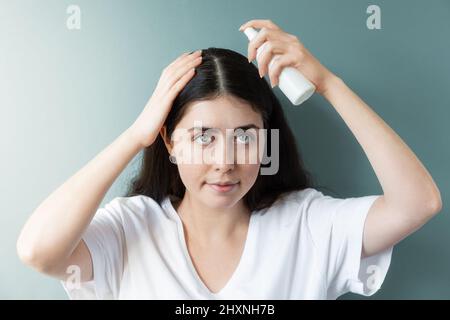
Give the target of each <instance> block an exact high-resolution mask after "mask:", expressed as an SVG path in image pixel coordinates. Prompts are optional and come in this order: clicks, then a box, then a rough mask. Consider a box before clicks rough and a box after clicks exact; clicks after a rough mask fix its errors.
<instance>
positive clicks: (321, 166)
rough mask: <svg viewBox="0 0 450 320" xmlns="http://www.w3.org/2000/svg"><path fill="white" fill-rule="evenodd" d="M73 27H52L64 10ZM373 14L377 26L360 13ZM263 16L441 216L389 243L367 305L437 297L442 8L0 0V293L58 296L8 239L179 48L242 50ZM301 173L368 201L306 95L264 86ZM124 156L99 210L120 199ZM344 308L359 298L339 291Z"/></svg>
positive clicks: (366, 168)
mask: <svg viewBox="0 0 450 320" xmlns="http://www.w3.org/2000/svg"><path fill="white" fill-rule="evenodd" d="M70 4H76V5H78V6H80V8H81V30H77V31H70V30H68V29H67V27H66V20H67V18H68V16H69V15H68V14H67V13H66V9H67V7H68V5H70ZM370 4H376V5H379V6H380V8H381V26H382V29H381V30H369V29H368V28H367V27H366V19H367V17H368V16H369V14H367V13H366V9H367V7H368V6H369V5H370ZM256 18H262V19H271V20H272V21H274V22H275V23H276V24H278V25H279V26H280V27H281V28H282V29H284V30H285V31H286V32H288V33H291V34H295V35H297V36H298V37H299V38H300V39H301V41H302V42H303V44H304V45H305V46H306V47H307V48H308V49H309V50H310V51H311V52H312V53H313V54H314V55H315V56H316V57H317V58H318V59H319V60H320V61H321V62H322V63H323V64H324V65H325V66H326V67H328V68H329V69H330V70H332V71H333V72H334V73H336V74H338V75H339V76H340V77H341V78H343V79H344V80H345V81H346V83H347V84H348V85H349V86H350V87H351V88H352V89H353V90H354V91H355V92H356V93H357V94H358V95H359V96H360V97H361V98H362V99H363V100H364V101H365V102H367V103H368V104H369V105H370V106H371V107H372V108H373V109H374V110H375V112H376V113H377V114H378V115H380V116H381V117H382V118H383V119H384V120H385V121H386V122H387V123H388V124H389V125H390V126H391V127H392V128H393V129H394V130H395V131H396V132H397V133H398V134H399V135H400V136H401V137H402V138H403V140H404V141H405V142H406V143H407V144H408V145H409V146H410V148H411V149H412V150H413V151H414V152H415V154H416V155H417V156H418V157H419V159H421V161H422V162H423V163H424V165H425V166H426V168H427V169H428V170H429V171H430V173H431V174H432V176H433V178H434V179H435V181H436V183H437V184H438V186H439V188H440V191H441V194H442V199H443V203H444V207H443V210H442V213H441V214H440V215H438V216H436V217H435V218H433V219H432V220H431V221H430V222H429V223H427V224H426V225H425V226H423V227H422V228H421V229H420V230H418V231H417V232H415V233H414V234H413V235H411V236H409V237H408V238H406V239H405V240H403V241H402V242H401V243H399V244H398V245H397V246H396V247H395V249H394V253H393V257H392V263H391V267H390V270H389V272H388V275H387V277H386V279H385V282H384V283H383V286H382V287H381V289H380V291H378V293H376V294H375V295H374V296H372V297H370V298H369V299H431V298H435V299H444V298H446V299H448V298H450V251H449V249H448V244H450V232H449V226H450V217H449V215H448V209H447V202H448V201H449V200H450V198H449V197H450V195H449V192H448V191H449V189H450V188H449V186H450V171H449V168H448V164H449V163H450V148H449V142H450V139H449V137H450V128H449V125H448V122H449V120H450V97H449V89H450V88H449V84H450V61H449V57H450V41H449V34H450V2H449V1H445V0H440V1H439V0H430V1H406V0H402V1H399V0H397V1H361V0H346V1H342V0H341V1H333V0H327V1H325V0H320V1H318V0H314V1H312V0H311V1H305V0H303V1H300V0H296V1H211V0H209V1H207V0H192V1H187V0H176V1H167V0H164V1H162V0H158V1H156V0H155V1H98V0H89V1H81V0H75V1H61V0H52V1H49V0H46V1H18V0H14V1H12V0H10V1H5V0H1V1H0V108H1V109H0V143H1V145H0V146H1V150H2V153H1V154H2V156H1V157H0V170H1V179H0V190H1V197H2V198H1V201H0V225H1V232H0V244H1V245H0V261H1V263H0V298H3V299H15V298H18V299H38V298H39V299H66V295H65V292H64V291H63V289H62V287H61V285H60V284H59V282H58V281H57V280H54V279H52V278H50V277H47V276H44V275H41V274H39V273H37V272H35V271H33V270H32V269H30V268H28V267H25V266H24V265H22V264H21V263H20V261H19V260H18V258H17V256H16V253H15V242H16V239H17V236H18V233H19V231H20V228H21V227H22V226H23V224H24V222H25V221H26V219H27V217H28V216H29V215H30V214H31V212H32V211H33V210H34V209H35V208H36V207H37V206H38V205H39V203H40V202H41V201H42V200H44V199H45V198H46V197H47V196H48V195H49V194H50V193H51V192H52V191H53V190H54V189H55V188H57V187H58V186H59V185H60V184H62V183H63V182H64V181H65V180H66V179H67V178H69V177H70V176H71V175H72V174H74V173H75V172H76V171H77V170H79V169H80V168H81V167H82V166H83V165H85V164H86V163H87V162H88V161H89V160H90V159H92V158H93V157H94V156H95V155H96V154H98V153H99V152H100V151H101V150H102V149H103V148H105V147H106V146H107V145H108V144H109V143H111V142H112V141H113V140H114V139H115V138H116V137H117V136H118V135H119V134H120V133H121V132H123V131H124V130H125V129H126V128H127V127H128V126H129V125H131V123H132V122H133V121H134V119H135V118H136V117H137V116H138V115H139V113H140V111H141V110H142V108H143V106H144V105H145V103H146V101H147V100H148V98H149V97H150V96H151V94H152V92H153V89H154V88H155V85H156V83H157V81H158V79H159V76H160V74H161V71H162V69H163V68H164V67H165V66H166V65H168V64H169V63H170V62H171V61H173V60H174V59H175V58H176V57H178V56H179V55H180V54H181V53H183V52H186V51H192V50H195V49H199V48H208V47H213V46H214V47H223V48H229V49H233V50H235V51H238V52H240V53H242V54H244V55H246V54H247V39H246V37H245V36H244V34H243V33H241V32H239V31H238V27H239V26H240V25H241V24H242V23H244V22H246V21H248V20H250V19H256ZM274 90H275V93H276V95H277V96H278V97H279V99H280V101H281V103H282V105H283V109H284V110H285V112H286V113H287V115H288V118H289V122H290V123H291V125H292V128H293V130H294V132H295V135H296V137H297V139H298V145H299V147H300V149H301V152H302V154H303V157H304V159H305V161H306V164H307V167H308V169H309V170H310V171H311V172H312V173H313V174H314V176H315V177H316V179H317V180H318V182H319V183H320V184H321V185H324V186H327V187H328V188H330V190H333V191H334V194H333V195H334V196H339V197H352V196H364V195H370V194H381V192H382V191H381V187H380V185H379V183H378V180H377V178H376V176H375V174H374V172H373V170H372V168H371V166H370V163H369V162H368V160H367V158H366V156H365V154H364V152H363V150H362V149H361V147H360V146H359V144H358V143H357V141H356V139H355V138H354V136H353V135H352V133H351V132H350V131H349V129H348V128H347V126H346V125H345V123H344V122H343V121H342V119H341V118H340V116H339V115H338V114H337V112H336V111H335V110H334V109H333V107H332V106H331V105H330V104H329V103H327V101H326V100H325V99H324V98H323V97H321V96H320V95H317V94H315V95H314V96H313V97H312V98H311V99H309V100H308V101H307V102H306V103H304V104H302V105H301V106H299V107H294V106H292V105H291V104H290V102H289V101H288V100H287V98H286V97H285V96H284V95H283V94H282V92H281V91H280V90H279V88H275V89H274ZM137 164H138V157H136V158H135V159H134V160H133V161H132V162H131V163H130V165H129V166H128V167H127V169H126V170H125V171H124V172H123V173H122V175H120V177H119V178H118V179H117V181H116V182H115V183H114V185H113V187H112V188H111V189H110V190H109V191H108V193H107V195H106V197H105V199H104V200H103V202H102V205H103V204H104V203H105V202H107V201H109V200H111V199H112V198H113V197H115V196H119V195H122V194H123V192H124V191H125V189H126V186H127V183H128V181H129V179H130V178H131V176H132V174H133V173H134V171H135V170H136V167H137ZM342 298H344V299H367V298H365V297H363V296H357V295H353V294H347V295H345V296H343V297H342Z"/></svg>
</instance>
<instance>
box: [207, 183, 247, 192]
mask: <svg viewBox="0 0 450 320" xmlns="http://www.w3.org/2000/svg"><path fill="white" fill-rule="evenodd" d="M238 184H239V182H238V183H235V184H228V185H223V186H221V185H218V184H209V183H207V185H208V186H210V187H211V188H212V189H214V190H215V191H218V192H221V193H222V192H223V193H225V192H230V191H231V190H234V189H235V188H236V187H237V185H238Z"/></svg>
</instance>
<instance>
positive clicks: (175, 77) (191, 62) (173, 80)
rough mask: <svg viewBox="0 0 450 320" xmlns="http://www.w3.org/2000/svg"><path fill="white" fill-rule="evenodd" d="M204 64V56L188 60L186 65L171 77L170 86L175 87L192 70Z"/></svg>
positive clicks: (175, 70) (180, 67)
mask: <svg viewBox="0 0 450 320" xmlns="http://www.w3.org/2000/svg"><path fill="white" fill-rule="evenodd" d="M201 62H202V56H198V57H196V58H194V59H191V60H188V61H186V62H185V64H183V65H181V66H179V67H178V69H174V71H173V73H172V74H171V75H170V80H169V81H168V82H169V83H170V84H169V85H170V86H173V85H174V84H175V83H176V82H177V81H178V80H179V79H180V78H181V77H183V76H184V75H185V74H186V72H189V71H190V69H192V68H195V67H197V66H198V65H199V64H200V63H201Z"/></svg>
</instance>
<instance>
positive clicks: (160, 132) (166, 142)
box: [159, 126, 172, 154]
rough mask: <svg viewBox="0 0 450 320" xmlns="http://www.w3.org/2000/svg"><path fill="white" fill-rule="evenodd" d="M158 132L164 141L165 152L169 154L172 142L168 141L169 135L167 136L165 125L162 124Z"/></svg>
mask: <svg viewBox="0 0 450 320" xmlns="http://www.w3.org/2000/svg"><path fill="white" fill-rule="evenodd" d="M159 134H160V135H161V138H162V139H163V141H164V144H165V145H166V148H167V152H168V153H169V154H170V153H171V152H172V143H171V141H170V137H168V136H167V127H166V126H162V128H161V130H159Z"/></svg>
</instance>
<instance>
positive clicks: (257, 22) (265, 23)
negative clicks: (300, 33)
mask: <svg viewBox="0 0 450 320" xmlns="http://www.w3.org/2000/svg"><path fill="white" fill-rule="evenodd" d="M248 27H253V28H258V29H261V28H264V27H266V28H267V29H273V30H279V29H281V28H280V27H279V26H277V25H276V24H275V23H273V22H272V21H271V20H263V19H254V20H250V21H247V22H246V23H244V24H243V25H241V26H240V27H239V31H243V30H245V28H248Z"/></svg>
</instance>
